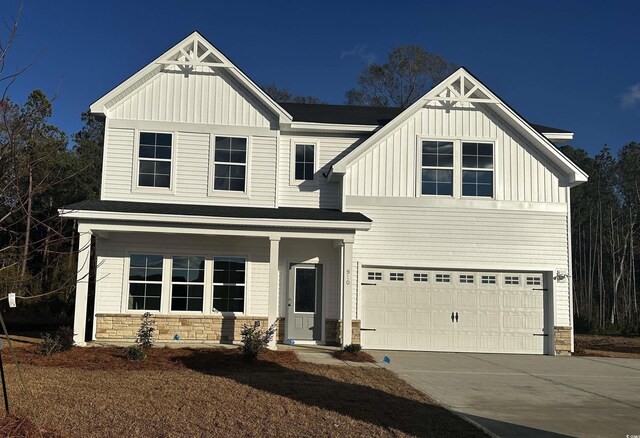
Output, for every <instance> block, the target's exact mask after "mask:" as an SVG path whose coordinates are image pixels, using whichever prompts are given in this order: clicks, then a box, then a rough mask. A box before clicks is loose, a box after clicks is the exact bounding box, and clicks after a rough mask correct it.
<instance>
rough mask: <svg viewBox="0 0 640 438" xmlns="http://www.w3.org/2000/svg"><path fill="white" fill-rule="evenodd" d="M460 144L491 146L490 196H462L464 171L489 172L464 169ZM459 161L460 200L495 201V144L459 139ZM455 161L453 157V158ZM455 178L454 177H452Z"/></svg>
mask: <svg viewBox="0 0 640 438" xmlns="http://www.w3.org/2000/svg"><path fill="white" fill-rule="evenodd" d="M462 143H485V144H491V148H492V156H491V159H492V160H493V162H492V163H491V164H492V166H491V174H492V175H491V177H492V183H491V190H492V193H491V196H464V195H463V194H462V172H463V171H465V170H474V171H481V172H489V170H487V169H478V168H472V167H464V165H463V154H462ZM454 149H455V148H454ZM459 157H460V158H459V159H460V175H459V178H458V179H459V180H460V199H496V142H495V141H494V140H469V139H467V138H465V139H461V140H460V155H459ZM453 158H454V160H455V156H454V157H453ZM453 177H454V178H455V175H454V176H453Z"/></svg>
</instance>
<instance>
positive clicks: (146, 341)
mask: <svg viewBox="0 0 640 438" xmlns="http://www.w3.org/2000/svg"><path fill="white" fill-rule="evenodd" d="M155 325H156V322H155V321H154V320H152V319H151V313H149V312H145V313H144V315H142V322H141V323H140V328H139V329H138V334H137V336H136V345H138V346H139V347H140V348H143V349H146V348H151V347H152V346H153V332H154V331H155V330H156V329H155V327H154V326H155Z"/></svg>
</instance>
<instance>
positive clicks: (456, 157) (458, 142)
mask: <svg viewBox="0 0 640 438" xmlns="http://www.w3.org/2000/svg"><path fill="white" fill-rule="evenodd" d="M423 141H451V142H453V196H448V195H423V194H422V142H423ZM462 143H491V144H492V145H493V196H491V197H489V196H462ZM497 143H498V141H497V139H496V138H493V137H489V138H479V137H449V136H437V135H429V136H423V135H417V136H416V164H417V166H416V191H415V196H416V198H425V199H465V200H476V201H480V202H483V201H495V200H496V199H497V198H496V193H497V191H498V189H497V187H498V184H499V183H500V181H497V179H498V175H499V169H498V163H499V161H498V159H497V147H496V146H497ZM444 169H450V168H448V167H447V168H444Z"/></svg>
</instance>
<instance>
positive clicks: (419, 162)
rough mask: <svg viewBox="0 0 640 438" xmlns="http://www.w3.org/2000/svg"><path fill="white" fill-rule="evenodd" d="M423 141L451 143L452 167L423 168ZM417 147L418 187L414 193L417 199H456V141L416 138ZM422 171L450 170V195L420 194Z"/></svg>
mask: <svg viewBox="0 0 640 438" xmlns="http://www.w3.org/2000/svg"><path fill="white" fill-rule="evenodd" d="M424 141H436V142H445V141H447V142H452V143H453V157H452V161H453V162H452V165H451V167H436V166H423V165H422V142H424ZM417 145H418V147H417V148H416V149H417V152H418V156H417V163H418V179H417V181H418V186H417V188H416V193H417V194H418V196H419V197H425V198H444V199H446V198H449V199H451V198H456V141H455V140H452V139H450V138H431V137H418V143H417ZM422 169H434V170H451V174H452V177H451V178H452V181H451V182H452V186H451V195H431V194H423V193H422Z"/></svg>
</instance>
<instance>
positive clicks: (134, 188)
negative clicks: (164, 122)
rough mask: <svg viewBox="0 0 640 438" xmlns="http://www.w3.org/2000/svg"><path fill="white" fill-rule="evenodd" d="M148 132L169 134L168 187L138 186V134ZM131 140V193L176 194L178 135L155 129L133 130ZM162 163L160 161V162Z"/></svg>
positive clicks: (174, 132)
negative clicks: (169, 167)
mask: <svg viewBox="0 0 640 438" xmlns="http://www.w3.org/2000/svg"><path fill="white" fill-rule="evenodd" d="M141 132H150V133H154V134H171V178H170V183H169V187H149V186H140V185H138V182H139V177H140V133H141ZM133 135H134V139H133V168H132V170H133V172H132V180H131V192H132V193H164V194H173V195H175V194H176V169H177V167H178V166H177V165H176V161H177V156H178V154H177V153H176V150H177V149H178V147H177V146H178V133H177V132H176V131H162V130H157V129H134V134H133ZM160 161H162V159H161V160H160Z"/></svg>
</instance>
